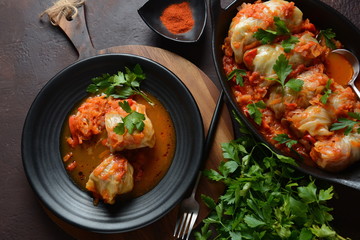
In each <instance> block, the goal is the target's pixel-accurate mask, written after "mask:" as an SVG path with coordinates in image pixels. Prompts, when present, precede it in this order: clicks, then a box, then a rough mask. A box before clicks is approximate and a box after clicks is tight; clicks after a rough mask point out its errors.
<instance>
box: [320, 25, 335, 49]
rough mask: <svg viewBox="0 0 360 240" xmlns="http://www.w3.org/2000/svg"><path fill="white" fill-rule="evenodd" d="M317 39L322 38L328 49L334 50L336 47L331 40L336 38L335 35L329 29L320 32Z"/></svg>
mask: <svg viewBox="0 0 360 240" xmlns="http://www.w3.org/2000/svg"><path fill="white" fill-rule="evenodd" d="M319 37H320V38H321V37H323V38H324V39H325V44H326V46H327V47H328V48H330V49H336V46H335V44H334V42H333V39H334V38H335V37H336V34H335V33H334V32H333V30H332V29H331V28H328V29H325V30H320V32H319Z"/></svg>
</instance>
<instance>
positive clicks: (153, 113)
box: [60, 94, 176, 198]
mask: <svg viewBox="0 0 360 240" xmlns="http://www.w3.org/2000/svg"><path fill="white" fill-rule="evenodd" d="M148 96H149V97H150V99H151V100H152V101H153V102H154V103H155V106H151V105H150V104H148V103H147V102H146V101H145V100H144V99H143V98H142V97H140V96H135V98H134V99H135V101H137V102H138V103H141V104H143V105H145V106H146V114H147V115H148V117H149V118H150V120H151V122H152V124H153V127H154V130H155V138H156V143H155V146H154V147H153V148H148V147H146V148H140V149H135V150H125V151H122V152H121V154H122V155H124V156H125V157H126V158H127V159H128V161H129V163H130V164H131V165H132V166H133V167H134V188H133V190H132V191H131V192H130V193H129V194H126V198H134V197H138V196H141V195H143V194H145V193H146V192H148V191H150V190H151V189H152V188H153V187H155V186H156V185H157V184H158V183H159V182H160V180H161V179H162V178H163V177H164V175H165V174H166V172H167V170H168V169H169V167H170V165H171V162H172V159H173V156H174V153H175V147H176V140H175V139H176V138H175V129H174V125H173V122H172V119H171V117H170V114H169V113H168V112H167V110H166V109H165V107H164V106H163V105H162V104H161V103H160V102H159V101H158V100H157V99H156V98H155V97H153V96H151V95H149V94H148ZM84 101H85V99H84ZM81 103H82V102H81ZM81 103H80V104H81ZM80 104H79V105H80ZM79 105H77V106H76V107H74V109H73V110H72V112H71V113H70V114H69V116H70V115H72V114H74V113H76V111H77V108H78V106H79ZM69 136H70V130H69V124H68V117H67V118H66V121H65V123H64V126H63V130H62V134H61V141H60V142H61V155H62V157H64V156H66V155H67V154H69V153H70V154H71V158H70V159H69V160H68V161H66V162H64V167H65V169H66V168H67V167H68V166H69V165H71V164H72V163H73V162H76V167H75V168H74V169H73V170H67V172H68V174H69V176H70V177H71V179H72V180H73V181H74V182H75V183H76V185H78V186H79V187H80V188H81V189H83V190H85V191H87V190H86V188H85V185H86V182H87V181H88V178H89V175H90V174H91V172H92V171H93V170H94V169H95V168H96V166H98V165H99V164H100V163H101V161H102V160H103V159H105V158H106V157H107V156H109V154H110V151H109V148H108V147H106V146H104V145H103V144H101V141H102V140H103V139H104V137H105V138H106V133H105V132H103V133H102V134H100V135H99V136H95V137H94V138H93V139H91V140H89V141H86V142H84V143H83V144H79V145H77V146H76V147H74V148H72V147H71V146H69V144H68V143H67V142H66V139H67V138H68V137H69Z"/></svg>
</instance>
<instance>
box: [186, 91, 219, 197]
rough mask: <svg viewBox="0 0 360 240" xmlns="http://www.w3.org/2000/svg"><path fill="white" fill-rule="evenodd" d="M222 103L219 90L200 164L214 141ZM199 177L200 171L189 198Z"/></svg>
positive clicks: (197, 183)
mask: <svg viewBox="0 0 360 240" xmlns="http://www.w3.org/2000/svg"><path fill="white" fill-rule="evenodd" d="M223 102H224V90H221V93H220V96H219V98H218V100H217V103H216V106H215V110H214V113H213V116H212V118H211V122H210V125H209V129H208V133H207V135H206V138H205V144H204V148H203V150H202V156H201V159H202V160H201V162H202V164H204V162H205V159H207V157H208V155H209V151H210V148H211V145H212V142H213V139H214V135H215V132H216V126H217V123H218V122H219V118H220V113H221V108H222V106H223ZM201 175H202V174H201V171H199V173H198V176H197V178H196V181H195V184H194V188H193V190H192V193H191V197H195V193H196V189H197V187H198V185H199V182H200V178H201Z"/></svg>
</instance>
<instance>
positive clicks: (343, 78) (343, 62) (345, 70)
mask: <svg viewBox="0 0 360 240" xmlns="http://www.w3.org/2000/svg"><path fill="white" fill-rule="evenodd" d="M325 64H326V72H327V75H328V76H329V77H331V78H332V79H334V81H335V82H337V83H339V84H340V85H342V86H346V85H347V84H348V82H349V81H350V79H351V77H352V76H353V74H354V70H353V68H352V66H351V64H350V62H349V61H348V60H347V59H346V58H345V57H344V56H342V55H340V54H338V53H334V52H332V53H330V54H329V55H328V56H327V58H326V60H325ZM358 85H359V84H358Z"/></svg>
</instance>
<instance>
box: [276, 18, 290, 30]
mask: <svg viewBox="0 0 360 240" xmlns="http://www.w3.org/2000/svg"><path fill="white" fill-rule="evenodd" d="M274 23H275V26H276V33H277V35H289V34H291V33H290V30H289V29H288V28H287V27H286V23H285V22H284V21H283V20H281V19H280V18H279V17H277V16H275V17H274Z"/></svg>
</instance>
